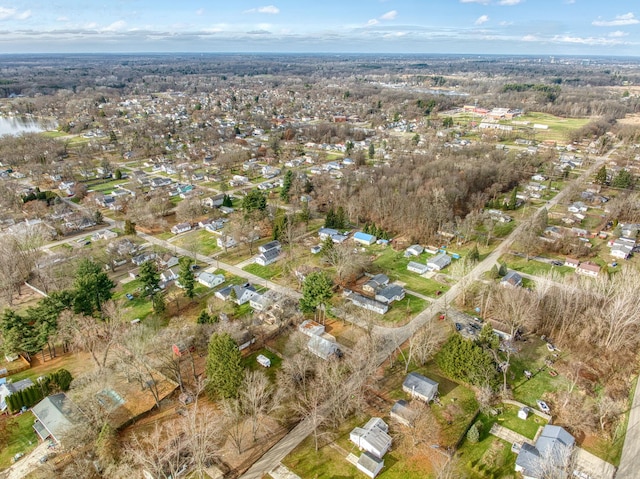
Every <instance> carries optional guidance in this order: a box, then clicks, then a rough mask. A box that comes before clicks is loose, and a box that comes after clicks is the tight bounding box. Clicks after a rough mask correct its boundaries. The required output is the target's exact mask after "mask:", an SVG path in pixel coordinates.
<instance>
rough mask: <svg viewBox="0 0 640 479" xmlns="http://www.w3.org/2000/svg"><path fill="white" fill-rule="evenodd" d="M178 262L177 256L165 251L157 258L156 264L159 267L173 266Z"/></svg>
mask: <svg viewBox="0 0 640 479" xmlns="http://www.w3.org/2000/svg"><path fill="white" fill-rule="evenodd" d="M179 262H180V261H179V259H178V257H177V256H174V255H172V254H171V253H165V254H163V255H162V256H161V257H160V258H158V266H160V267H161V268H173V267H174V266H178V263H179Z"/></svg>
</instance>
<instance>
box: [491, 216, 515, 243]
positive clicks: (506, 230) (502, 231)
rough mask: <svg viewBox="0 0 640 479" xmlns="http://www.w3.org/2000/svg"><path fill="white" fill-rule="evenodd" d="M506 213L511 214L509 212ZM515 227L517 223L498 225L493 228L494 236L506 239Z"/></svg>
mask: <svg viewBox="0 0 640 479" xmlns="http://www.w3.org/2000/svg"><path fill="white" fill-rule="evenodd" d="M506 213H507V214H510V213H511V212H509V211H507V212H506ZM515 227H516V222H515V221H509V222H508V223H496V225H495V227H494V228H493V236H494V237H496V238H504V237H505V236H508V235H510V234H511V232H512V231H513V230H514V229H515Z"/></svg>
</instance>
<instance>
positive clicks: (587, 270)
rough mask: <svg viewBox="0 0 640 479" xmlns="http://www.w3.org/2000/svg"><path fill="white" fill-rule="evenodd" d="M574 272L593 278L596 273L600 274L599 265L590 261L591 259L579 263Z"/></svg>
mask: <svg viewBox="0 0 640 479" xmlns="http://www.w3.org/2000/svg"><path fill="white" fill-rule="evenodd" d="M576 274H581V275H583V276H590V277H592V278H595V277H597V276H598V274H600V266H598V265H597V264H595V263H592V262H591V261H585V262H584V263H580V265H579V266H578V267H577V268H576Z"/></svg>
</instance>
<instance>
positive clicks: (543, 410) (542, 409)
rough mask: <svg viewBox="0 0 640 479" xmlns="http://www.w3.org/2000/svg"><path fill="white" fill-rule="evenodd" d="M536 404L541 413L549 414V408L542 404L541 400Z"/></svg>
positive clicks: (544, 403)
mask: <svg viewBox="0 0 640 479" xmlns="http://www.w3.org/2000/svg"><path fill="white" fill-rule="evenodd" d="M536 403H537V404H538V407H539V408H540V410H541V411H542V412H543V413H546V414H551V409H549V406H548V405H547V403H546V402H544V401H543V400H542V399H538V400H537V401H536Z"/></svg>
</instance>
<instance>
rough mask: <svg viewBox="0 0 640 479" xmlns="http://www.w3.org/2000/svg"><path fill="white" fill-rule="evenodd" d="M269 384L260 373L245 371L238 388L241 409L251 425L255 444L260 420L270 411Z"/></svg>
mask: <svg viewBox="0 0 640 479" xmlns="http://www.w3.org/2000/svg"><path fill="white" fill-rule="evenodd" d="M271 393H272V391H271V383H270V382H269V378H267V376H266V374H264V373H263V372H262V371H247V372H246V373H245V377H244V381H243V382H242V385H241V386H240V400H241V402H242V407H243V409H244V411H245V413H246V415H247V416H248V417H249V420H250V423H251V436H252V438H253V441H254V442H255V441H256V439H257V435H258V430H259V428H260V426H261V425H262V418H263V417H264V416H265V415H267V414H268V413H269V411H270V410H271V401H270V399H271Z"/></svg>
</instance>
